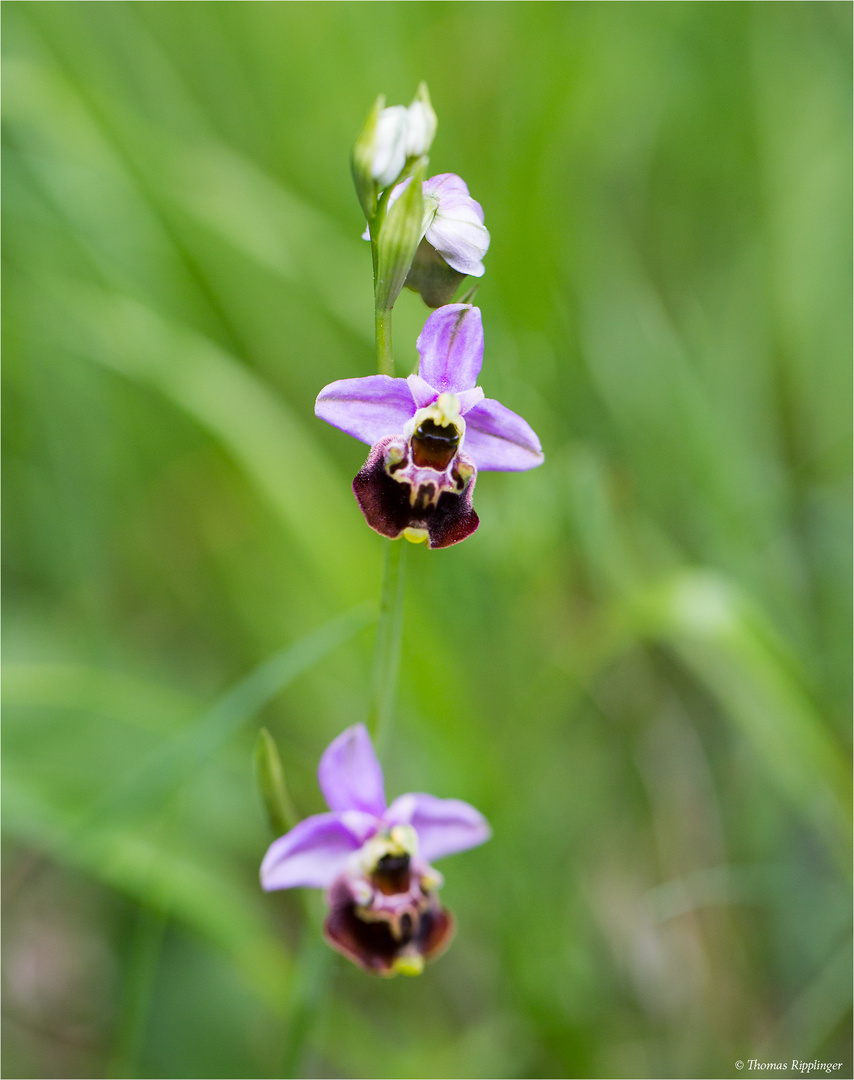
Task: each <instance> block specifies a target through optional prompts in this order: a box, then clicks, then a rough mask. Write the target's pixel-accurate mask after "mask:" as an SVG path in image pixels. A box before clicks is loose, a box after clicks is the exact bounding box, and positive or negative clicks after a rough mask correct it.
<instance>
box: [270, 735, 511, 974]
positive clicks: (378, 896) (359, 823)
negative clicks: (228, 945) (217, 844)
mask: <svg viewBox="0 0 854 1080" xmlns="http://www.w3.org/2000/svg"><path fill="white" fill-rule="evenodd" d="M318 782H319V784H320V787H321V790H322V791H323V794H324V796H325V797H326V801H327V803H328V804H329V807H330V812H329V813H325V814H315V815H314V816H312V817H309V818H306V819H305V821H301V822H300V823H299V825H297V826H295V828H293V829H291V830H290V832H288V833H286V834H285V835H284V836H281V837H279V839H278V840H275V841H274V842H273V843H272V844H271V845H270V848H269V850H268V851H267V854H266V855H265V856H264V861H263V862H262V864H261V884H262V887H263V888H264V889H265V890H267V891H271V890H273V889H290V888H294V887H296V886H300V885H303V886H309V887H313V888H322V889H325V890H326V900H327V904H328V907H329V912H328V915H327V917H326V921H325V923H324V933H325V936H326V939H327V941H328V942H329V944H330V945H332V947H333V948H335V949H337V950H338V951H339V952H341V953H343V954H344V955H345V956H346V957H348V958H349V959H350V960H352V961H353V962H354V963H356V964H358V965H359V966H360V967H362V968H364V969H365V970H366V971H370V972H373V973H374V974H378V975H394V974H395V973H396V972H399V971H400V972H405V973H407V974H417V973H418V972H419V971H420V970H421V969H422V968H423V966H424V961H425V960H429V959H431V958H432V957H434V956H437V955H438V954H439V953H440V952H442V951H443V950H444V949H445V948H446V947H447V946H448V944H449V943H450V940H451V938H452V936H453V932H454V921H453V917H452V916H451V915H450V913H449V912H448V911H446V910H445V909H444V908H443V907H442V905H441V903H440V902H439V899H438V896H437V892H438V889H439V887H440V886H441V884H442V876H441V874H439V873H438V872H437V871H436V870H434V869H433V867H432V866H431V865H430V862H431V860H433V859H441V858H443V857H444V856H445V855H452V854H454V853H455V852H459V851H466V850H467V849H468V848H472V847H476V846H477V845H478V844H482V843H484V841H486V840H488V839H489V837H490V829H489V825H488V824H487V822H486V819H485V818H484V817H483V815H482V814H481V813H479V812H478V811H477V810H475V808H474V807H473V806H470V805H469V804H468V803H465V802H462V801H461V800H459V799H439V798H436V796H434V795H427V794H424V793H414V794H413V793H410V794H407V795H400V796H399V797H398V798H396V799H395V800H394V801H393V802H392V803H391V805H390V806H389V805H387V804H386V798H385V789H384V783H383V774H382V769H381V767H380V763H379V762H378V761H377V758H376V755H375V753H374V748H373V746H372V745H371V739H370V736H369V735H368V732H367V729H366V728H365V726H364V725H363V724H356V725H355V726H353V727H350V728H348V729H347V730H346V731H344V732H342V734H341V735H339V736H338V737H337V738H336V739H334V740H333V741H332V743H330V745H329V746H328V747H327V749H326V750H325V751H324V754H323V757H322V758H321V760H320V766H319V768H318Z"/></svg>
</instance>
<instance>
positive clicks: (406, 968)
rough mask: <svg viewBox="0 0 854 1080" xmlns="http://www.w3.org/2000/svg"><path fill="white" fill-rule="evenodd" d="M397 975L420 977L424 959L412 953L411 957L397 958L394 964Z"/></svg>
mask: <svg viewBox="0 0 854 1080" xmlns="http://www.w3.org/2000/svg"><path fill="white" fill-rule="evenodd" d="M394 970H395V971H396V972H397V974H398V975H420V974H421V972H422V971H423V970H424V957H423V956H419V955H418V954H417V953H414V954H413V955H412V956H398V958H397V959H396V960H395V962H394Z"/></svg>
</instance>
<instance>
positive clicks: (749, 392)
mask: <svg viewBox="0 0 854 1080" xmlns="http://www.w3.org/2000/svg"><path fill="white" fill-rule="evenodd" d="M3 15H4V27H3V28H4V52H5V63H4V71H3V89H4V107H5V119H6V127H5V139H6V142H5V156H4V181H5V192H4V194H5V199H4V205H3V218H4V238H5V244H4V254H5V276H4V285H5V303H4V315H5V319H4V330H5V350H4V360H5V364H4V370H5V395H4V406H5V458H4V462H5V484H6V515H5V554H6V571H5V593H6V605H5V615H6V619H5V669H6V687H5V706H6V708H5V717H4V721H5V722H4V736H5V738H4V751H5V785H4V809H5V813H4V817H3V826H4V830H5V835H6V841H7V842H6V846H5V860H6V865H5V868H6V885H7V898H6V908H5V915H6V921H5V939H6V942H5V948H6V961H5V970H6V986H5V999H4V1010H5V1018H6V1027H5V1040H4V1050H5V1062H4V1075H5V1076H9V1077H54V1076H55V1077H74V1076H79V1077H91V1076H106V1075H111V1076H112V1075H128V1076H139V1077H176V1076H179V1077H199V1076H210V1077H220V1076H221V1077H241V1076H270V1077H276V1076H281V1075H282V1069H283V1068H285V1071H286V1072H287V1071H290V1072H293V1073H295V1074H296V1075H301V1076H352V1077H413V1078H414V1077H433V1078H435V1077H448V1078H452V1077H481V1078H482V1077H567V1076H584V1077H600V1076H601V1077H609V1076H618V1077H627V1078H629V1077H664V1076H674V1077H682V1076H690V1077H703V1076H730V1075H735V1073H734V1062H735V1061H736V1059H742V1060H747V1059H749V1058H759V1059H762V1060H770V1061H782V1060H791V1059H792V1058H794V1057H797V1058H799V1059H801V1060H812V1059H813V1058H815V1057H818V1058H820V1059H823V1060H827V1061H842V1062H843V1065H842V1068H841V1071H840V1074H841V1075H850V1072H851V1068H852V1061H851V1052H850V979H849V973H850V904H849V888H850V837H849V821H850V812H849V808H850V778H849V771H850V770H849V762H850V756H849V750H850V747H849V743H850V731H849V715H850V700H849V698H850V689H849V688H850V652H851V636H850V592H851V590H850V559H849V547H850V528H849V524H850V494H849V492H850V483H849V455H850V422H849V411H850V396H851V395H850V390H851V386H850V370H849V369H850V351H851V328H850V312H849V308H850V295H851V268H850V251H849V248H850V244H849V238H850V186H851V185H850V181H851V164H850V163H851V137H850V129H851V117H850V67H851V65H850V37H851V8H850V5H849V4H843V3H822V2H818V3H801V2H793V3H776V2H770V3H743V4H733V3H718V2H711V3H690V2H688V3H686V2H680V3H645V4H630V3H540V2H532V3H515V2H511V3H491V2H485V3H468V2H460V3H444V2H433V3H424V2H414V3H400V2H391V3H379V4H375V3H338V2H331V3H283V2H273V3H261V2H247V3H233V2H230V0H225V2H220V3H208V2H206V0H200V2H198V3H192V4H190V3H175V2H167V3H148V2H137V3H121V2H106V3H97V4H96V3H85V2H78V0H71V2H68V3H57V2H52V0H49V2H44V3H34V2H29V0H26V2H22V0H6V2H5V3H4V4H3ZM422 78H423V79H426V80H427V82H428V84H429V87H430V92H431V95H432V99H433V102H434V105H435V107H436V111H437V113H438V116H439V131H438V135H437V137H436V140H435V142H434V145H433V150H432V153H431V172H445V171H453V172H458V173H459V174H461V175H462V176H463V177H464V178H465V179H466V181H467V182H468V184H469V187H470V188H471V191H472V193H473V195H474V196H475V198H477V199H478V200H479V201H480V202H481V203H482V204H483V206H484V209H485V212H486V222H487V225H488V226H489V228H490V231H491V234H492V247H491V249H490V251H489V254H488V256H487V259H486V265H487V273H486V276H485V277H484V279H483V281H482V287H481V289H480V292H479V293H478V297H477V303H478V304H479V305H480V306H481V307H482V309H483V313H484V325H485V332H486V358H485V363H484V368H483V373H482V377H481V382H482V385H483V386H484V389H485V391H486V393H487V395H488V396H490V397H496V398H498V399H499V400H501V401H503V402H505V403H506V404H507V405H508V406H509V407H511V408H512V409H514V410H516V411H518V412H519V413H521V414H522V415H524V416H525V417H526V418H527V419H528V420H529V421H530V422H531V423H532V425H533V426H534V428H535V429H536V430H537V432H538V433H539V434H540V436H541V438H542V442H543V446H544V449H545V452H546V463H545V465H544V466H543V467H542V468H540V469H537V470H535V471H533V472H531V473H526V474H521V475H502V474H492V473H490V474H484V475H482V476H480V477H479V479H478V483H477V491H476V494H475V504H476V507H477V509H478V512H479V514H480V517H481V527H480V530H479V531H478V532H477V533H476V534H475V536H474V537H472V538H471V539H470V540H468V541H466V542H465V543H464V544H462V545H461V546H459V547H458V548H454V549H450V550H448V551H444V552H441V551H440V552H430V551H427V550H425V549H423V548H420V547H419V548H413V549H411V550H410V551H409V552H408V555H409V558H408V567H407V583H406V588H407V591H406V600H405V612H404V639H403V659H402V669H401V676H400V693H399V705H398V710H397V717H396V720H395V724H394V727H393V730H392V733H391V738H390V741H389V746H388V753H387V755H386V760H385V766H386V775H387V781H388V788H389V792H390V794H392V795H396V794H398V793H400V792H402V791H410V790H416V791H419V790H425V791H433V792H435V793H436V794H438V795H442V796H456V797H459V798H464V799H466V800H468V801H470V802H472V803H473V804H474V805H476V806H477V807H479V808H480V809H482V810H483V811H484V813H486V814H487V816H488V817H489V819H490V821H491V823H492V825H493V829H494V837H493V840H492V841H491V842H490V843H489V844H488V845H486V846H485V847H483V848H482V849H478V850H477V851H473V852H471V853H470V854H467V855H464V856H460V857H458V858H453V859H450V860H449V861H448V862H447V863H443V864H442V865H441V869H442V870H443V872H444V873H445V877H446V882H447V883H446V886H445V889H444V897H445V902H446V903H447V904H448V905H449V906H450V907H451V908H452V909H453V910H454V912H455V914H456V916H457V919H458V924H459V930H458V935H457V940H456V941H455V943H454V945H453V947H452V949H451V950H450V952H449V953H448V954H447V956H445V957H444V958H443V959H441V960H440V961H439V962H437V963H436V964H435V965H433V966H431V967H429V968H428V969H427V971H426V973H425V974H424V976H422V977H421V978H420V979H414V980H403V979H396V980H394V981H390V982H384V981H375V980H371V979H369V978H368V977H367V976H365V975H363V974H362V973H361V972H359V971H357V970H356V969H355V968H352V967H350V966H348V965H347V964H346V963H345V962H344V961H342V960H339V959H338V958H337V957H331V956H330V957H327V954H326V953H325V952H319V951H318V949H317V948H316V946H315V945H314V941H315V938H314V936H313V935H314V929H313V928H314V927H315V926H316V921H317V917H318V914H319V912H318V909H317V905H316V904H315V905H313V906H310V907H309V908H308V909H306V908H305V907H304V906H302V905H301V903H300V901H299V897H297V896H295V895H291V894H281V893H280V894H273V895H269V896H265V895H263V894H261V892H260V889H259V887H258V884H257V871H258V866H259V863H260V859H261V857H262V855H263V853H264V851H265V849H266V845H267V844H268V843H269V840H270V835H269V833H268V831H267V826H266V824H265V816H264V811H263V806H262V802H261V799H260V796H259V795H258V793H257V791H256V788H255V778H254V765H253V751H254V746H255V742H256V740H257V736H258V731H259V729H260V727H261V726H262V725H263V726H265V727H267V728H268V729H269V730H270V732H271V733H272V734H273V735H274V736H275V738H276V741H277V743H278V746H279V749H280V751H281V754H282V758H283V763H284V767H285V770H286V774H287V783H288V788H289V791H290V793H291V795H292V797H293V799H294V801H295V802H296V804H297V805H298V807H299V809H300V811H301V812H302V813H304V814H309V813H313V812H317V811H319V810H320V809H321V798H320V794H319V792H318V790H317V786H316V782H315V778H314V770H315V768H316V764H317V759H318V757H319V755H320V753H321V751H322V749H323V748H324V747H325V746H326V744H327V743H328V742H329V741H330V740H331V738H332V737H333V736H334V735H336V734H337V733H338V732H339V731H341V730H342V729H343V728H344V727H345V726H347V725H349V724H351V723H355V722H357V721H360V720H364V718H365V715H366V711H367V708H368V698H369V692H370V673H371V653H372V645H373V629H372V627H371V625H369V624H368V623H367V622H366V620H367V619H369V617H370V612H371V611H373V610H375V606H376V603H377V601H378V597H379V589H380V582H381V574H382V557H383V541H381V540H380V538H379V537H376V536H375V535H374V534H372V533H371V532H370V531H369V530H368V529H367V527H366V526H365V525H364V522H363V520H362V518H361V515H360V513H359V511H358V508H357V506H356V504H355V502H354V500H353V499H352V495H351V492H350V481H351V479H352V476H353V475H354V473H355V472H356V470H357V469H358V467H359V466H360V464H361V463H362V460H363V458H364V453H365V448H364V447H361V446H359V445H358V444H357V443H356V442H355V441H353V440H351V439H348V438H347V437H346V436H344V435H342V434H341V433H340V432H337V431H335V430H333V429H331V428H328V427H326V426H325V425H323V424H321V423H320V422H319V421H317V420H316V419H315V418H314V416H313V402H314V398H315V396H316V394H317V392H318V390H319V389H320V388H321V387H322V386H323V385H325V384H326V383H327V382H330V381H331V380H333V379H337V378H345V377H351V376H356V375H363V374H369V373H370V372H371V371H372V370H373V368H374V356H373V342H372V334H373V325H372V302H371V282H370V252H369V250H368V245H367V244H365V243H364V242H363V241H361V240H360V239H359V234H360V232H361V230H362V228H363V223H362V220H361V216H360V212H359V207H358V203H357V201H356V198H355V195H354V193H353V191H352V186H351V181H350V177H349V169H348V154H349V150H350V146H351V144H352V141H353V140H354V138H355V136H356V134H357V133H358V130H359V127H360V125H361V123H362V121H363V119H364V116H365V115H366V113H367V111H368V109H369V108H370V105H371V103H372V101H373V100H374V98H375V96H376V94H377V93H379V92H384V93H385V94H386V96H387V98H388V100H389V102H390V103H394V102H408V101H409V100H410V98H411V96H412V93H413V92H414V90H415V87H416V85H417V83H418V81H419V80H420V79H422ZM425 315H426V309H425V308H424V307H423V306H422V305H421V304H420V301H419V300H418V299H417V298H416V297H414V296H413V295H412V294H409V293H406V294H405V295H404V296H402V297H401V300H400V301H399V303H398V305H397V308H396V311H395V345H396V354H397V362H398V372H399V373H405V372H406V371H408V370H410V369H411V367H412V364H413V362H414V360H415V358H416V354H415V347H414V343H415V338H416V337H417V334H418V332H419V330H420V328H421V326H422V324H423V321H424V318H425ZM359 605H366V607H365V608H364V609H362V608H360V607H359ZM363 610H364V611H366V612H367V614H366V615H364V616H363V615H362V614H361V612H362V611H363ZM348 613H349V614H348ZM327 959H330V960H331V961H332V962H331V964H326V963H325V961H326V960H327ZM298 1058H301V1062H300V1061H297V1059H298Z"/></svg>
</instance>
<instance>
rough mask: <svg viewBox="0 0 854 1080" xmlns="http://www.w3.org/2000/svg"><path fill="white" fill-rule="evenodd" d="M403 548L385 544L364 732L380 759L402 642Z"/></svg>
mask: <svg viewBox="0 0 854 1080" xmlns="http://www.w3.org/2000/svg"><path fill="white" fill-rule="evenodd" d="M406 547H407V545H406V544H399V543H395V544H386V545H385V562H384V564H383V583H382V592H381V593H380V613H379V619H378V620H377V634H376V638H375V642H374V663H373V669H372V672H371V699H370V704H369V706H368V731H369V732H370V734H371V737H372V739H373V741H374V745H375V746H376V748H377V752H378V753H379V754H380V756H382V753H383V750H384V749H385V745H386V741H387V739H388V733H389V729H390V727H391V720H392V715H393V713H394V701H395V696H396V693H397V676H398V671H399V670H400V651H401V645H402V640H403V592H404V576H405V575H404V571H405V567H406Z"/></svg>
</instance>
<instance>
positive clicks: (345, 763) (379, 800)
mask: <svg viewBox="0 0 854 1080" xmlns="http://www.w3.org/2000/svg"><path fill="white" fill-rule="evenodd" d="M403 381H404V380H403V379H401V382H403ZM317 780H318V783H319V784H320V790H321V791H322V792H323V797H324V798H325V799H326V802H327V803H328V804H329V809H330V810H342V811H343V810H363V811H365V812H366V813H368V814H373V815H374V816H375V817H382V814H383V811H384V810H385V790H384V786H383V771H382V769H381V767H380V763H379V761H377V756H376V754H375V753H374V748H373V745H372V744H371V737H370V735H369V734H368V729H367V728H366V727H365V725H364V724H355V725H354V726H353V727H350V728H347V730H346V731H343V732H342V733H341V734H340V735H339V736H338V738H337V739H333V741H332V742H331V743H330V744H329V746H327V748H326V750H324V752H323V757H322V758H321V759H320V765H319V766H318V769H317Z"/></svg>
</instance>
